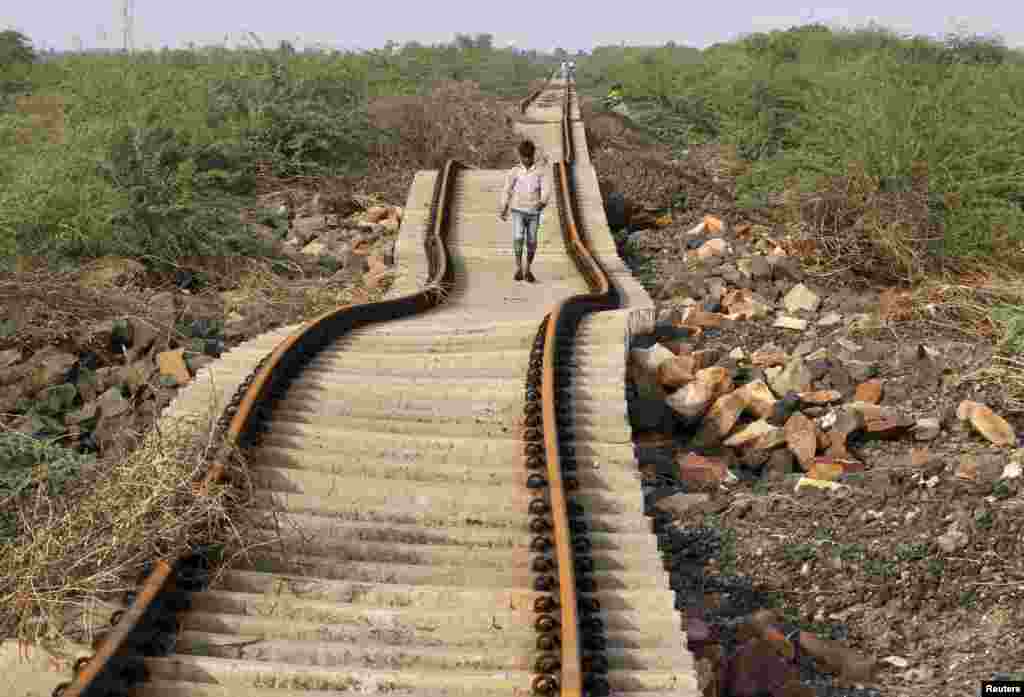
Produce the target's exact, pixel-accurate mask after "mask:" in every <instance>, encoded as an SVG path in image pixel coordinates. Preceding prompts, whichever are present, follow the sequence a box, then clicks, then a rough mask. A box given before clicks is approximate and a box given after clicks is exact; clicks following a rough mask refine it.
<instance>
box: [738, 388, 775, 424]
mask: <svg viewBox="0 0 1024 697" xmlns="http://www.w3.org/2000/svg"><path fill="white" fill-rule="evenodd" d="M736 392H737V393H739V394H741V395H742V396H743V400H744V402H745V404H746V408H747V409H749V410H750V413H752V414H754V415H755V416H756V417H758V418H759V419H767V418H768V417H769V416H771V415H772V413H773V412H774V411H775V402H776V399H775V395H774V394H772V391H771V390H770V389H768V385H766V384H765V383H764V381H763V380H753V381H751V382H748V383H747V384H746V385H743V386H742V387H740V388H739V389H738V390H736Z"/></svg>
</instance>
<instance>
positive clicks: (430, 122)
mask: <svg viewBox="0 0 1024 697" xmlns="http://www.w3.org/2000/svg"><path fill="white" fill-rule="evenodd" d="M511 106H512V103H511V102H509V103H506V102H502V101H500V100H498V99H495V98H494V97H489V96H487V95H485V94H483V93H482V92H481V91H480V88H479V87H478V86H477V85H476V84H475V83H473V82H467V81H459V82H454V81H448V82H443V83H440V84H439V85H438V86H437V87H435V88H434V89H433V90H432V91H431V92H430V93H429V94H427V95H425V96H422V97H382V98H378V99H375V100H373V101H372V102H371V103H370V105H369V111H370V119H371V121H372V122H373V123H374V125H375V126H377V127H379V128H383V129H385V130H387V131H389V132H391V133H392V134H393V136H394V137H393V139H392V140H391V142H389V143H380V144H377V145H376V146H375V147H374V150H373V152H372V153H371V157H370V171H369V173H368V175H367V177H365V178H364V179H363V181H362V182H361V186H362V188H363V190H368V191H369V190H372V191H380V192H382V193H384V195H385V197H386V198H387V199H388V200H392V201H400V200H403V199H404V198H405V195H406V193H407V192H408V189H409V185H410V184H411V183H412V178H413V177H414V176H415V174H416V171H417V170H423V169H441V168H442V167H443V166H444V163H445V162H446V161H447V160H450V159H457V160H460V161H462V162H463V163H465V164H467V165H471V166H473V167H480V168H498V169H503V168H506V167H510V166H512V165H513V164H514V163H515V145H516V142H517V137H516V136H515V135H514V134H513V133H512V129H510V128H508V126H507V125H506V123H505V115H506V110H507V109H508V108H510V107H511Z"/></svg>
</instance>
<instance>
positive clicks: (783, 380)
mask: <svg viewBox="0 0 1024 697" xmlns="http://www.w3.org/2000/svg"><path fill="white" fill-rule="evenodd" d="M811 382H812V379H811V373H810V371H808V370H807V366H805V365H804V361H803V359H802V358H798V357H797V358H791V359H790V360H789V362H788V363H786V366H785V367H784V368H783V369H782V371H781V372H780V373H779V374H778V375H776V376H775V377H774V378H769V382H768V384H769V385H770V386H771V388H772V392H774V393H775V394H776V395H777V396H779V397H782V396H783V395H785V394H787V393H789V392H795V393H797V394H799V393H800V392H806V391H808V390H809V389H810V387H811Z"/></svg>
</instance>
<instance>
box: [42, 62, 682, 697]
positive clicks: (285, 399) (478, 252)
mask: <svg viewBox="0 0 1024 697" xmlns="http://www.w3.org/2000/svg"><path fill="white" fill-rule="evenodd" d="M520 110H521V112H522V113H521V118H520V119H519V122H518V123H517V124H516V129H517V130H518V131H519V132H520V133H521V134H522V135H524V136H527V137H530V138H532V139H533V140H534V141H535V143H536V144H537V145H538V149H539V150H540V151H541V153H542V154H543V155H545V156H546V158H547V160H548V161H549V162H551V163H553V164H552V175H553V177H554V179H553V183H554V193H555V197H556V198H557V207H556V206H550V207H549V208H548V210H547V211H545V214H544V216H543V220H542V224H541V227H540V242H539V245H538V250H537V256H536V259H535V261H534V264H533V270H534V273H535V274H536V276H537V277H538V279H539V281H540V282H539V283H537V284H529V283H516V282H514V281H513V280H512V272H513V269H514V266H513V264H512V244H511V234H510V231H509V229H508V227H509V226H508V225H507V224H504V223H501V222H500V221H498V219H497V217H496V215H495V210H496V206H497V200H498V194H499V191H500V187H501V185H502V180H503V172H500V171H487V170H468V169H464V168H462V167H461V166H460V165H459V164H458V163H455V162H450V163H448V164H447V165H446V166H445V168H444V170H443V171H441V172H420V173H418V174H417V176H416V178H415V180H414V182H413V184H412V187H411V190H410V193H409V196H408V201H407V205H406V208H405V216H404V219H403V222H402V228H401V231H400V236H399V242H398V245H397V249H396V259H397V263H398V264H399V267H400V269H401V271H402V273H401V275H400V277H399V280H398V281H397V282H396V284H395V286H394V287H393V288H392V289H391V291H390V292H389V294H388V297H387V298H386V299H385V300H384V301H382V302H381V303H374V304H370V305H362V306H354V307H348V308H341V309H339V310H338V311H336V312H334V313H331V314H330V315H327V316H325V317H322V318H320V319H319V320H317V321H314V322H311V323H308V324H306V325H303V326H301V327H300V326H292V327H286V328H283V329H281V330H278V331H276V332H272V333H269V334H267V335H264V336H261V337H259V338H257V339H254V340H252V341H250V342H248V343H246V344H243V345H242V346H240V347H238V348H236V349H234V350H232V351H231V352H229V353H228V354H226V355H225V356H224V357H223V358H222V359H221V360H220V361H218V362H216V363H214V364H213V365H212V366H209V367H207V368H204V370H203V371H202V372H200V374H199V375H197V376H196V379H195V380H194V381H193V383H192V384H191V385H190V386H189V387H188V388H186V389H185V390H183V391H182V393H181V394H179V396H178V398H177V399H176V401H175V402H174V403H173V404H172V405H171V406H170V407H169V408H168V410H167V412H166V414H165V417H186V418H192V417H197V416H202V415H203V414H204V413H208V412H207V410H208V409H209V405H210V404H211V403H213V404H214V405H216V407H217V408H218V409H224V411H223V416H222V419H221V424H222V426H223V427H225V428H226V429H227V433H228V436H229V438H232V439H235V440H236V441H238V442H239V443H240V444H242V445H245V446H246V447H247V461H248V466H249V472H250V476H251V478H252V481H253V483H254V485H255V487H256V490H255V500H256V502H257V506H258V507H259V508H260V511H261V512H263V513H265V514H266V521H267V525H268V526H273V527H274V530H275V531H276V533H277V534H278V535H280V538H281V543H280V544H279V545H276V546H274V547H272V548H271V547H268V548H266V549H261V550H259V551H258V552H253V553H252V554H251V557H252V558H251V559H250V560H247V561H245V562H243V563H240V564H239V565H237V566H235V567H233V568H232V569H231V570H229V571H227V572H226V573H225V574H224V576H223V578H222V581H221V582H220V583H219V584H218V586H217V587H216V588H208V587H206V583H205V577H204V573H203V568H202V567H203V564H202V557H198V556H197V557H191V558H189V559H186V560H176V561H173V562H171V563H169V562H166V561H160V562H157V563H156V564H154V566H153V569H152V570H151V572H150V573H149V574H148V575H147V576H146V577H145V578H144V579H140V581H141V584H140V588H139V591H138V593H136V594H132V596H131V597H129V598H127V599H126V601H127V602H126V605H125V609H124V611H123V612H121V613H118V614H117V615H116V616H115V617H114V618H113V620H112V628H111V629H110V630H109V631H108V633H107V634H106V635H105V636H104V637H102V638H101V639H100V640H98V641H97V642H96V643H95V644H94V648H95V650H96V653H95V654H94V655H93V656H92V657H90V658H87V659H84V660H81V661H79V663H78V664H76V666H75V670H76V674H75V678H74V680H73V682H71V683H67V684H63V685H61V686H59V687H58V688H57V690H55V691H54V694H55V695H57V694H59V695H62V696H63V697H98V696H100V695H106V696H112V695H132V696H137V697H186V696H187V697H212V696H214V695H218V696H224V697H236V696H238V697H241V696H242V695H246V696H251V697H299V696H300V695H311V694H314V693H316V694H319V695H323V696H325V697H327V696H333V695H336V694H341V693H343V692H344V693H352V692H363V693H381V694H383V693H389V694H398V695H408V696H409V697H428V696H430V697H435V696H436V697H440V696H442V695H444V696H449V695H450V696H455V695H470V694H472V695H483V696H490V695H493V696H495V697H497V696H498V695H502V696H506V695H526V694H530V693H540V694H550V695H556V694H560V695H564V696H566V697H575V696H577V695H584V694H588V695H600V694H609V693H612V694H624V695H631V694H636V695H640V694H641V693H642V694H643V695H646V696H649V697H660V695H668V694H673V695H691V694H696V693H697V692H698V690H697V683H696V677H695V670H694V666H693V659H692V656H691V655H690V654H689V652H688V651H687V650H686V639H685V634H684V633H683V632H682V631H681V629H682V622H683V619H682V617H681V615H680V613H678V612H677V611H676V610H675V609H674V596H673V593H672V591H671V590H670V589H669V586H668V575H667V573H666V572H665V570H664V567H663V562H662V559H661V556H660V554H659V551H658V547H657V540H656V538H655V536H654V535H653V534H652V532H651V529H652V528H651V522H650V520H649V519H647V518H645V516H644V514H643V501H642V494H641V488H640V481H639V472H638V469H637V464H636V461H635V459H634V451H633V445H632V442H631V430H630V427H629V423H628V419H627V415H626V403H625V396H624V395H625V384H624V383H625V354H626V347H627V344H628V340H629V335H630V333H631V332H636V331H648V330H649V329H650V325H651V324H652V318H651V316H650V315H651V310H650V307H651V301H650V298H648V297H647V295H646V293H644V291H643V289H642V288H641V287H640V285H639V284H638V283H637V282H636V281H635V279H633V278H632V277H631V276H630V275H629V272H628V270H627V269H626V267H625V266H624V265H623V264H622V262H621V260H619V258H618V256H617V254H616V251H615V244H614V241H613V240H612V238H611V235H610V233H609V231H608V228H607V222H606V220H605V218H604V211H603V207H602V205H601V198H600V192H599V190H598V188H597V179H596V175H595V173H594V170H593V168H592V167H591V166H590V163H589V159H588V157H587V148H586V141H585V135H584V130H583V124H582V122H581V121H580V118H579V109H578V106H577V104H576V99H575V95H574V93H573V90H572V87H571V85H570V84H567V83H565V82H563V81H559V80H552V81H551V82H550V83H548V85H547V86H546V87H545V88H544V89H542V90H541V91H539V92H538V93H535V94H534V95H531V96H530V97H529V98H527V99H526V100H524V102H523V103H522V105H521V109H520ZM221 473H222V470H221V469H220V468H219V467H218V466H217V465H214V466H213V467H212V468H211V474H210V477H211V478H216V477H219V476H221Z"/></svg>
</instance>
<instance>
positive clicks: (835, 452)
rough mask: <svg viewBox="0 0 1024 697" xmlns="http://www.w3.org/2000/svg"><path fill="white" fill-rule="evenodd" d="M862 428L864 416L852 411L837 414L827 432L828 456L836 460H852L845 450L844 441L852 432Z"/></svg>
mask: <svg viewBox="0 0 1024 697" xmlns="http://www.w3.org/2000/svg"><path fill="white" fill-rule="evenodd" d="M863 427H864V415H863V414H862V413H861V412H859V411H855V410H852V409H843V410H842V411H840V412H839V413H838V414H837V418H836V421H835V424H833V426H832V428H831V430H830V431H829V448H828V455H829V457H832V458H834V459H837V460H852V459H853V458H852V457H851V455H850V452H849V451H848V450H847V449H846V439H847V437H849V435H850V434H851V433H853V432H854V431H857V430H860V429H861V428H863Z"/></svg>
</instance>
